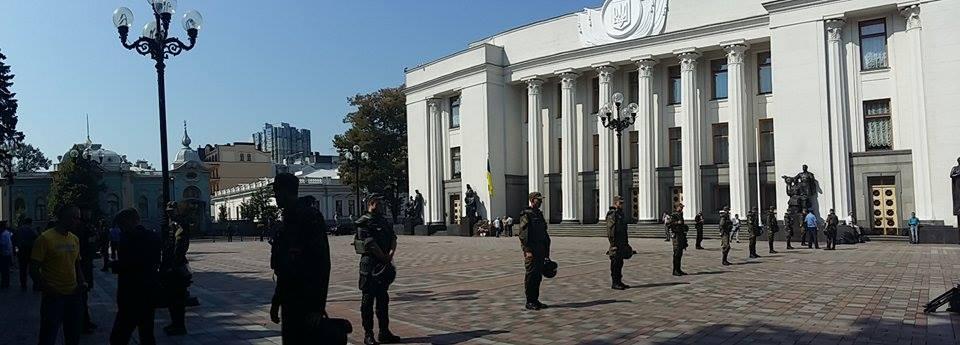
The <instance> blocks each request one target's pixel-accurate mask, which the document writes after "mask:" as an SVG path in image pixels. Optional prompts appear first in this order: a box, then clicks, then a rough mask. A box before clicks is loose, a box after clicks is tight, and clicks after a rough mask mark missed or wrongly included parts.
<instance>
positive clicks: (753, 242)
mask: <svg viewBox="0 0 960 345" xmlns="http://www.w3.org/2000/svg"><path fill="white" fill-rule="evenodd" d="M747 231H749V235H750V258H751V259H758V258H760V255H757V237H758V236H760V234H759V233H760V215H759V214H757V208H756V207H754V208H752V209H750V213H747Z"/></svg>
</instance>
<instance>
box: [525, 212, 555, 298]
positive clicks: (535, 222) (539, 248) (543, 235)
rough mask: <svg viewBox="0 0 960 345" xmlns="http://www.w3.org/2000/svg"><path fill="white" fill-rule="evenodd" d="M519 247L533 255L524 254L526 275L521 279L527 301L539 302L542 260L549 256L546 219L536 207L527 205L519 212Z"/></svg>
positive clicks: (548, 236)
mask: <svg viewBox="0 0 960 345" xmlns="http://www.w3.org/2000/svg"><path fill="white" fill-rule="evenodd" d="M519 235H520V249H522V250H523V252H524V253H531V254H533V257H526V256H524V260H523V264H524V268H526V271H527V273H526V275H525V276H524V279H523V289H524V292H525V293H526V296H527V303H528V304H529V303H533V304H540V281H541V280H543V262H544V259H546V258H549V257H550V235H549V234H547V221H546V220H545V219H544V218H543V212H541V211H540V209H538V208H532V207H527V208H526V209H524V210H523V213H522V214H520V234H519Z"/></svg>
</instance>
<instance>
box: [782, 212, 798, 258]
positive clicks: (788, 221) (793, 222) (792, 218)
mask: <svg viewBox="0 0 960 345" xmlns="http://www.w3.org/2000/svg"><path fill="white" fill-rule="evenodd" d="M783 226H784V227H786V228H787V233H786V234H784V237H786V238H787V249H793V245H791V244H790V242H792V241H793V233H794V229H796V228H797V218H796V215H795V214H794V213H792V212H790V210H787V212H784V213H783Z"/></svg>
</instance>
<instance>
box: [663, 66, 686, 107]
mask: <svg viewBox="0 0 960 345" xmlns="http://www.w3.org/2000/svg"><path fill="white" fill-rule="evenodd" d="M666 70H667V105H679V104H680V103H683V85H682V83H683V80H682V77H681V75H682V73H681V72H680V65H673V66H667V68H666ZM674 71H676V74H674V73H673V72H674ZM674 83H677V84H681V85H680V86H679V88H675V87H674Z"/></svg>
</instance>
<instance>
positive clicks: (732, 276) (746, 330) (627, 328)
mask: <svg viewBox="0 0 960 345" xmlns="http://www.w3.org/2000/svg"><path fill="white" fill-rule="evenodd" d="M350 240H351V238H349V237H336V238H331V247H332V251H333V253H332V260H333V276H332V278H331V282H330V284H331V286H330V302H329V306H328V312H329V314H330V315H331V316H333V317H341V318H346V319H349V320H350V321H351V322H352V323H353V324H354V330H355V331H354V334H352V336H351V341H352V342H353V343H361V340H362V329H361V327H360V320H359V319H360V317H359V304H360V302H359V299H360V294H359V291H358V290H357V275H356V271H357V266H358V260H357V259H358V258H357V255H356V254H354V253H353V249H352V247H351V246H350V244H351V243H350ZM399 243H400V244H399V250H398V254H397V257H396V259H395V260H396V264H397V268H398V275H399V276H398V278H397V281H396V283H395V285H394V286H393V287H392V289H391V301H392V302H391V315H392V319H393V323H392V328H393V330H394V332H395V333H397V334H398V335H400V336H402V337H404V338H406V340H407V342H408V343H414V344H416V343H434V344H718V345H719V344H723V345H726V344H957V343H960V316H956V315H950V314H946V313H944V312H939V313H936V314H923V313H922V308H923V305H924V304H925V303H926V302H927V301H928V300H929V299H931V298H932V297H935V296H936V295H939V294H940V293H942V292H943V291H945V290H946V289H947V288H949V287H952V286H954V284H955V283H956V282H957V281H958V280H960V247H957V246H937V245H921V246H911V245H908V244H904V243H868V244H859V245H845V246H841V247H840V248H839V249H840V250H837V251H822V250H820V251H817V250H807V249H800V250H793V251H786V250H784V251H781V253H780V254H776V255H769V256H764V257H763V258H761V259H749V260H747V259H744V257H743V255H744V253H745V252H746V243H745V242H744V243H742V244H734V250H733V252H732V254H733V255H732V258H731V261H733V262H734V263H735V265H733V266H726V267H724V266H720V265H719V264H718V263H719V256H720V253H719V250H718V249H717V248H718V247H719V242H718V241H716V240H707V241H706V242H705V245H706V247H707V248H708V249H707V250H689V251H687V252H686V254H685V256H684V263H685V265H684V270H686V271H687V272H688V273H691V275H689V276H686V277H673V276H671V275H670V247H669V244H668V243H664V242H663V241H658V240H652V239H651V240H644V239H634V240H632V244H633V246H634V248H635V249H637V250H638V252H639V253H640V254H638V255H636V256H635V257H634V258H633V259H631V260H629V261H627V262H626V265H625V266H624V275H625V278H624V280H625V281H626V282H627V283H628V284H630V285H632V286H633V288H631V289H629V290H626V291H614V290H611V289H610V288H609V287H610V281H609V280H610V276H609V271H608V269H609V260H608V259H607V258H606V257H605V256H604V254H603V253H604V251H605V250H606V243H607V242H606V239H603V238H556V239H554V241H553V246H552V250H553V255H552V256H553V259H554V260H556V261H557V262H558V263H559V264H560V273H559V274H558V276H557V277H556V278H554V279H545V280H544V284H543V288H542V299H543V301H544V302H545V303H547V304H549V305H551V308H549V309H547V310H543V311H539V312H531V311H526V310H524V309H523V301H524V297H523V280H522V277H523V269H522V268H523V263H522V260H521V254H520V253H519V249H518V247H519V245H518V243H517V240H516V239H509V238H499V239H497V238H457V237H408V236H403V237H401V238H400V241H399ZM777 245H778V246H780V247H782V243H777ZM189 257H190V260H191V265H192V268H193V269H194V271H195V283H194V286H193V287H192V288H191V292H192V293H193V294H194V295H196V296H197V297H199V298H200V300H201V303H202V305H201V306H200V307H196V308H190V309H189V310H188V313H187V326H188V329H189V331H190V335H188V336H186V337H167V336H165V335H163V334H162V331H158V333H157V339H158V341H159V343H160V344H217V345H224V344H280V336H279V326H277V325H274V324H272V323H270V322H269V317H268V309H269V301H270V295H271V293H272V290H273V280H272V275H271V272H270V270H269V268H268V267H269V263H268V259H269V247H268V246H267V245H266V244H265V243H262V242H250V241H247V242H231V243H226V242H217V243H195V244H193V245H192V246H191V253H190V255H189ZM98 264H99V263H98ZM96 273H97V274H96V284H95V288H94V290H93V291H92V295H91V308H92V310H91V311H92V313H93V319H94V321H95V322H96V323H98V324H99V325H100V329H98V330H97V332H96V333H94V334H92V335H89V336H85V337H84V339H83V344H105V343H106V340H107V338H108V334H109V328H110V326H111V325H112V323H113V317H114V313H115V304H114V299H113V296H114V294H115V292H116V280H115V278H114V276H112V275H110V274H103V273H101V272H99V271H97V272H96ZM14 277H16V274H14ZM14 280H16V278H14ZM16 283H17V282H14V285H15V286H16ZM0 305H2V312H0V344H4V345H6V344H11V345H16V344H33V343H35V341H36V332H37V325H38V318H39V313H38V306H39V296H38V295H36V294H34V293H32V292H25V293H24V292H20V291H19V290H17V289H11V290H0ZM167 322H168V317H167V312H166V311H165V310H158V311H157V329H158V330H159V329H160V328H161V327H162V326H164V325H165V324H166V323H167Z"/></svg>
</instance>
